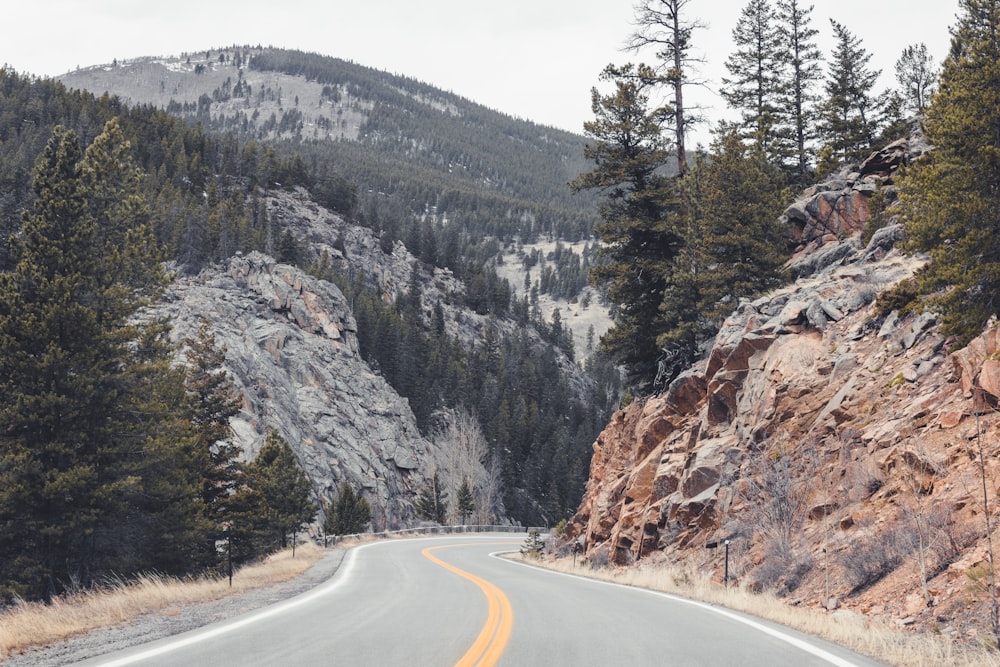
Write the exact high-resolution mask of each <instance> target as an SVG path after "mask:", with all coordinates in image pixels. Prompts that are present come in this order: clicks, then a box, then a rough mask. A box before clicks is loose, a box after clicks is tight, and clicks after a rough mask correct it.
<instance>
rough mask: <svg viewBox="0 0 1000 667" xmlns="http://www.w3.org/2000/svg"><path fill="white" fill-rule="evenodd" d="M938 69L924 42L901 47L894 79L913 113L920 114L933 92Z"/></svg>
mask: <svg viewBox="0 0 1000 667" xmlns="http://www.w3.org/2000/svg"><path fill="white" fill-rule="evenodd" d="M937 75H938V71H937V68H936V67H935V66H934V58H932V57H931V54H930V53H928V51H927V45H926V44H924V43H920V44H911V45H910V46H907V47H906V48H905V49H903V53H902V54H900V56H899V60H897V61H896V80H897V81H899V85H900V86H902V87H903V94H904V99H905V102H906V105H907V106H908V107H909V108H910V110H911V111H912V112H913V113H915V114H922V113H923V112H924V109H926V108H927V104H928V102H930V98H931V95H932V94H933V93H934V82H935V81H936V80H937Z"/></svg>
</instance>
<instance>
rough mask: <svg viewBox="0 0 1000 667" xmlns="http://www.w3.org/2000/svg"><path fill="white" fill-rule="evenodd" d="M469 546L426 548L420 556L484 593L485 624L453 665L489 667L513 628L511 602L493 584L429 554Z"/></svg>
mask: <svg viewBox="0 0 1000 667" xmlns="http://www.w3.org/2000/svg"><path fill="white" fill-rule="evenodd" d="M456 546H470V545H467V544H464V545H463V544H449V545H445V546H440V547H427V548H426V549H424V550H423V551H421V552H420V553H422V554H423V555H424V556H425V557H426V558H428V559H429V560H430V561H431V562H433V563H435V564H437V565H440V566H441V567H443V568H445V569H446V570H448V571H450V572H454V573H455V574H457V575H458V576H460V577H462V578H464V579H468V580H469V581H471V582H472V583H474V584H475V585H476V586H478V587H479V590H481V591H482V592H483V594H484V595H485V596H486V601H487V604H488V612H487V615H486V624H485V625H484V626H483V629H482V630H480V631H479V636H478V637H476V641H474V642H473V643H472V646H471V647H469V650H468V651H466V652H465V655H463V656H462V659H461V660H459V661H458V662H457V663H455V667H492V665H495V664H496V663H497V661H498V660H500V656H501V655H502V654H503V650H504V648H505V647H506V646H507V640H508V639H509V638H510V630H511V628H512V627H513V625H514V612H513V610H512V609H511V607H510V601H509V600H508V599H507V596H506V595H504V594H503V591H501V590H500V589H499V588H497V587H496V586H495V585H493V584H492V583H490V582H488V581H486V580H485V579H481V578H479V577H477V576H476V575H474V574H470V573H468V572H466V571H465V570H462V569H459V568H457V567H455V566H454V565H452V564H451V563H446V562H444V561H443V560H441V559H440V558H438V557H437V556H434V555H433V554H432V553H431V552H432V551H435V550H437V549H446V548H448V547H456Z"/></svg>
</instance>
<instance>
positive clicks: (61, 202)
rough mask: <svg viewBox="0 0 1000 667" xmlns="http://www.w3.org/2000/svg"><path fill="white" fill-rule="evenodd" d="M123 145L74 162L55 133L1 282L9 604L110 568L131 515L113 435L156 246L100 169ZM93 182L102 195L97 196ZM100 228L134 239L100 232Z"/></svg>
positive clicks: (130, 192)
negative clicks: (134, 319) (124, 520)
mask: <svg viewBox="0 0 1000 667" xmlns="http://www.w3.org/2000/svg"><path fill="white" fill-rule="evenodd" d="M119 138H120V135H118V134H117V133H116V125H115V124H109V125H108V126H106V128H105V133H104V134H102V135H101V136H100V137H99V142H98V141H95V146H96V148H94V147H92V148H93V150H90V149H88V152H87V155H86V156H81V151H80V142H79V138H78V137H77V135H76V133H75V132H73V131H70V130H65V129H63V128H56V129H55V131H54V132H53V134H52V137H51V139H50V140H49V142H48V144H47V146H46V148H45V150H44V151H43V153H42V155H41V156H40V157H39V159H38V161H37V163H36V167H35V177H34V183H33V190H34V193H35V196H36V199H35V203H34V206H33V209H32V211H31V212H30V213H28V214H26V216H25V219H24V227H23V234H22V236H21V237H20V238H18V239H16V240H15V241H13V242H12V246H11V252H12V256H13V258H14V259H15V262H16V263H15V266H14V269H13V270H12V271H10V272H8V273H4V274H0V395H2V398H0V533H2V534H3V535H4V540H3V541H2V542H0V589H2V590H3V592H4V593H5V594H10V593H17V594H20V595H24V596H27V597H39V596H48V595H51V594H53V593H56V592H58V591H59V590H61V589H62V588H63V587H65V586H68V585H70V583H71V582H79V583H84V584H86V583H89V582H90V581H91V580H92V578H93V576H94V575H95V573H96V571H98V570H99V569H100V568H102V567H113V566H114V565H115V564H116V563H114V562H113V560H112V558H113V554H114V553H115V551H116V549H117V547H115V546H114V545H112V544H110V543H109V540H108V539H107V536H108V535H109V534H110V533H111V532H112V531H111V527H112V526H113V525H114V523H115V521H116V520H118V519H120V518H121V517H122V515H123V513H124V511H125V506H124V492H125V490H126V486H128V485H129V484H131V483H132V480H131V479H130V478H129V477H128V476H127V474H126V473H127V465H126V463H127V460H128V457H127V455H126V452H127V451H130V450H132V449H133V448H134V444H133V443H127V442H124V441H123V436H122V434H121V433H122V430H125V431H126V432H128V429H122V428H120V427H122V424H123V421H124V420H126V419H127V417H126V416H125V415H123V414H122V412H121V396H122V392H123V391H125V389H124V388H125V387H126V386H127V384H128V382H127V381H126V379H125V377H124V376H125V373H126V370H125V369H126V367H127V365H128V364H127V359H128V358H129V349H128V348H129V343H130V342H131V341H133V340H134V339H135V338H136V337H137V335H138V331H137V329H136V327H134V326H132V325H130V324H129V323H128V321H127V318H128V317H129V316H130V315H131V314H132V312H133V311H134V309H135V308H137V307H138V306H139V305H141V304H142V303H143V298H144V297H145V296H146V295H148V294H149V292H150V289H151V288H152V286H153V285H152V283H153V282H155V280H154V277H155V274H156V270H155V269H151V270H148V271H146V270H145V269H144V268H143V267H142V266H141V262H142V261H143V258H145V257H148V255H146V251H147V250H152V249H153V244H152V243H151V241H149V239H148V238H147V237H145V236H142V241H141V242H140V241H138V240H137V238H136V236H137V235H133V234H131V232H132V231H133V230H132V228H129V224H130V222H134V223H136V224H137V226H138V225H139V224H140V223H141V221H140V220H136V219H134V218H132V217H130V216H134V217H139V216H141V215H142V214H143V209H142V206H141V204H140V202H139V201H138V200H137V199H136V198H135V192H136V190H135V188H136V182H135V181H134V179H130V178H127V177H124V175H125V174H126V173H130V172H131V169H130V167H129V164H130V163H128V162H127V161H123V162H120V163H118V164H116V165H113V166H114V167H120V170H116V169H114V168H108V166H107V164H106V162H105V161H104V159H103V158H104V156H105V154H106V153H107V152H108V151H109V150H110V151H112V152H114V143H115V142H116V141H117V140H118V139H119ZM97 183H99V184H101V187H102V190H100V191H98V190H91V189H90V187H91V186H94V185H95V184H97ZM122 202H124V203H122ZM116 204H121V206H120V207H119V208H115V205H116ZM109 207H110V208H111V209H113V210H109ZM105 223H115V224H120V225H121V227H122V229H126V228H128V229H127V231H125V232H124V233H117V232H115V231H113V230H110V231H109V230H106V229H99V225H104V224H105ZM133 241H134V242H135V244H134V245H132V242H133ZM143 243H148V245H143ZM109 255H110V256H109ZM115 258H118V259H120V260H121V261H119V262H117V263H116V262H114V261H112V259H115ZM126 258H136V261H135V263H132V262H131V261H130V260H129V259H126Z"/></svg>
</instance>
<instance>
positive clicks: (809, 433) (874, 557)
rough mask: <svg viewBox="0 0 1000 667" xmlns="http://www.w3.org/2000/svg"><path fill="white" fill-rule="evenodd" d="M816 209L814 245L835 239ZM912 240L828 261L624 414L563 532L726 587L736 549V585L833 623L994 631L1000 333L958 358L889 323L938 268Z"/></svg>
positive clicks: (744, 316) (852, 220)
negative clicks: (887, 310) (828, 612)
mask: <svg viewBox="0 0 1000 667" xmlns="http://www.w3.org/2000/svg"><path fill="white" fill-rule="evenodd" d="M816 196H817V193H815V192H811V193H807V194H806V197H807V198H814V197H816ZM796 210H808V206H805V207H799V208H798V209H796ZM818 210H819V213H817V214H812V213H810V218H809V220H810V222H809V223H808V224H806V225H804V226H801V227H800V231H801V229H819V228H821V227H822V225H823V224H826V223H824V222H823V221H822V220H821V219H819V218H818V217H817V216H818V215H821V214H822V211H823V210H826V209H818ZM829 210H836V207H835V206H834V207H831V208H830V209H829ZM841 210H846V209H841ZM838 215H840V214H838ZM848 218H849V219H848V221H847V222H846V223H845V224H846V228H845V229H846V230H850V231H853V230H856V229H857V224H858V223H859V222H860V220H861V218H860V217H858V216H854V217H850V216H848ZM841 231H843V230H841ZM838 233H839V232H838ZM900 236H901V229H900V227H899V226H897V225H889V226H887V227H885V228H884V229H881V230H879V231H878V233H876V234H875V235H874V236H873V238H872V240H871V242H870V243H869V245H868V246H867V247H865V248H862V247H861V246H860V243H859V241H858V235H857V234H856V233H854V234H853V235H851V234H850V233H849V234H847V236H846V238H841V239H836V238H835V239H828V240H827V241H826V242H825V243H815V244H814V245H813V246H812V248H811V252H808V253H800V254H799V255H798V256H797V257H796V258H795V259H794V260H793V262H798V263H799V265H800V266H805V267H807V269H806V270H802V271H800V272H799V274H800V276H802V277H800V278H799V279H798V280H797V281H796V282H795V283H794V284H792V285H790V286H788V287H786V288H784V289H781V290H778V291H776V292H774V293H772V294H770V295H768V296H767V297H765V298H761V299H759V300H757V301H754V302H753V303H742V304H740V306H739V308H738V309H737V310H736V311H735V312H734V313H733V314H732V315H731V316H730V317H729V318H728V319H727V320H726V321H725V323H724V324H723V326H722V328H721V331H720V332H719V334H718V336H717V337H716V340H715V342H714V345H713V346H712V349H711V352H710V354H709V355H708V357H707V358H706V359H704V360H702V361H701V362H699V363H698V364H697V365H696V366H695V367H693V368H691V369H690V370H689V371H687V372H686V373H684V374H682V375H681V376H679V377H678V378H677V379H676V380H675V381H674V382H673V383H672V384H671V386H670V387H669V388H668V390H667V391H666V392H664V393H663V394H661V395H659V396H653V397H650V398H648V399H646V400H644V401H641V402H637V403H635V404H632V405H630V406H628V407H627V408H625V409H623V410H621V411H620V412H618V413H617V414H616V415H615V416H614V418H613V419H612V421H611V423H610V424H609V425H608V426H607V428H606V429H605V431H604V432H603V433H602V434H601V435H600V437H599V438H598V439H597V441H596V442H595V444H594V456H593V460H592V465H591V474H590V480H589V482H588V485H587V490H586V494H585V496H584V499H583V502H582V504H581V506H580V509H579V511H578V513H577V514H576V515H575V516H574V517H573V519H572V520H571V521H570V524H569V526H568V528H567V535H568V536H569V537H570V538H571V539H575V540H577V541H578V542H580V543H581V544H583V546H584V548H585V550H586V552H587V554H588V556H589V557H590V558H591V559H592V561H594V562H598V563H601V562H612V563H618V564H628V563H632V562H635V561H636V560H638V559H641V558H649V557H654V556H655V557H656V558H658V559H663V558H665V559H667V560H671V561H677V562H683V563H684V564H685V565H686V566H688V567H693V568H695V569H702V570H704V571H708V572H711V573H714V574H715V575H716V576H719V577H720V578H721V575H722V572H721V563H720V561H719V558H720V556H719V554H718V553H716V551H713V550H709V549H706V548H705V547H706V544H711V543H721V540H725V539H729V540H731V543H732V554H733V559H732V563H731V568H732V572H733V573H734V574H735V576H736V577H737V578H745V579H748V580H751V581H754V582H757V583H758V584H759V585H761V586H763V587H768V588H774V589H776V590H778V591H779V592H785V593H789V592H791V591H793V590H794V591H795V595H796V599H798V600H800V601H806V602H807V603H811V604H815V605H816V606H817V607H823V608H826V606H824V605H828V603H829V600H830V599H831V596H836V597H837V599H838V605H840V606H843V607H848V608H853V609H854V610H855V611H859V612H861V613H865V614H869V615H873V616H880V617H884V618H886V619H889V620H892V621H896V620H898V619H900V618H904V617H906V618H911V617H912V618H914V619H915V625H916V626H917V627H921V626H922V627H925V628H926V627H929V626H930V625H932V624H935V623H939V622H943V621H939V620H936V619H938V618H942V619H943V618H947V619H948V621H949V623H951V624H952V626H953V627H954V628H957V630H956V632H964V631H966V630H967V631H969V632H970V633H971V632H975V631H976V629H977V628H978V627H979V626H980V625H981V624H982V623H983V622H985V621H983V620H982V619H987V618H988V616H989V614H988V612H986V611H984V607H982V606H981V604H985V603H984V602H983V601H984V600H985V599H986V597H985V594H984V595H978V594H977V595H969V594H968V590H969V588H968V581H970V578H973V577H974V576H975V572H976V568H977V567H978V568H980V569H981V568H982V567H983V562H984V558H985V555H984V554H985V551H984V544H985V541H984V540H982V535H983V533H984V526H983V514H982V510H983V506H982V488H983V487H982V483H981V481H980V480H981V479H982V475H981V473H982V472H985V479H986V485H987V488H988V489H989V490H990V491H989V494H990V496H991V498H992V497H993V495H994V494H995V491H996V490H997V480H998V478H997V472H998V469H1000V465H998V463H997V457H996V454H997V449H998V448H997V446H996V445H995V444H993V443H996V442H997V436H998V435H1000V419H998V418H997V410H996V408H997V403H998V401H1000V362H998V361H997V360H996V359H997V356H1000V328H994V329H991V330H989V331H987V332H986V333H984V334H983V335H982V336H981V337H980V338H979V339H977V340H975V341H974V342H973V343H972V344H971V345H969V346H968V347H966V348H964V349H962V350H960V351H957V352H953V353H952V352H950V348H949V341H946V340H944V339H943V338H942V336H941V335H940V334H939V333H938V331H937V327H936V321H935V317H934V315H933V314H931V313H924V314H909V315H906V316H905V317H902V316H899V315H898V314H896V313H893V314H891V315H890V316H888V317H887V318H884V319H876V317H875V314H874V310H875V307H874V304H873V302H874V300H875V297H876V295H877V294H878V293H880V292H882V291H884V290H886V289H888V288H890V287H892V286H893V285H895V284H897V283H898V282H899V281H900V280H903V279H905V278H907V277H910V276H912V275H913V273H914V272H915V271H916V270H917V269H918V268H919V267H920V266H921V264H922V260H921V259H919V258H914V257H908V256H905V255H903V254H902V253H901V252H899V251H898V250H895V249H893V244H894V242H895V241H896V240H898V238H900ZM806 240H807V239H806V238H805V237H804V238H803V241H806ZM813 240H815V237H814V238H813ZM808 243H812V241H809V242H808ZM808 243H807V244H808ZM824 247H826V249H827V253H826V254H825V255H824ZM831 248H832V249H833V250H834V251H831ZM980 445H982V446H983V447H984V448H985V463H986V465H985V470H981V469H980V468H979V466H978V463H977V462H978V461H979V452H978V449H977V448H978V447H979V446H980ZM977 494H978V495H977ZM991 502H993V501H992V500H991ZM990 511H991V513H994V514H995V513H996V511H997V510H996V507H991V508H990ZM993 525H994V526H995V525H996V523H994V524H993ZM994 537H996V536H994ZM918 538H923V539H918ZM887 545H888V546H887ZM880 549H881V551H879V550H880ZM921 562H922V563H923V565H924V567H923V570H924V572H925V576H921V574H920V571H921V567H920V564H921ZM914 594H917V597H918V598H919V600H920V601H921V602H922V605H914V604H910V605H908V606H906V605H903V602H904V601H905V600H906V599H907V598H908V596H911V597H910V600H911V602H912V595H914ZM970 599H971V600H972V602H970ZM977 605H980V606H977ZM904 606H906V608H905V609H904V608H903V607H904ZM914 607H920V608H919V609H914ZM979 631H980V632H981V631H982V630H979Z"/></svg>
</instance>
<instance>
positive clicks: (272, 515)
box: [247, 431, 319, 548]
mask: <svg viewBox="0 0 1000 667" xmlns="http://www.w3.org/2000/svg"><path fill="white" fill-rule="evenodd" d="M247 477H248V479H247V482H248V484H249V486H250V488H251V489H252V490H253V491H254V493H255V494H256V495H257V496H258V498H259V502H260V510H261V511H262V513H263V516H262V518H263V519H264V522H265V530H266V531H267V532H268V533H270V535H271V540H272V541H271V544H272V545H275V544H276V545H277V546H280V547H281V548H285V547H286V546H287V545H288V535H289V534H290V533H295V532H298V531H299V530H300V529H301V528H302V526H303V525H305V524H307V523H309V522H311V521H312V520H313V519H314V518H315V517H316V512H317V510H318V509H319V507H318V506H317V505H316V503H314V502H313V501H312V499H311V498H310V496H311V495H312V485H311V484H310V482H309V478H308V477H307V476H306V474H305V473H304V472H303V471H302V469H301V468H300V467H299V464H298V462H297V461H296V460H295V454H294V453H293V452H292V448H291V447H290V446H289V444H288V441H286V440H285V439H284V438H282V437H281V436H280V435H278V434H277V433H275V432H274V431H272V432H271V433H269V434H268V436H267V440H266V441H265V442H264V446H263V447H261V448H260V452H259V453H258V454H257V457H256V458H255V459H254V460H253V462H252V463H251V464H250V465H249V469H248V471H247Z"/></svg>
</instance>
